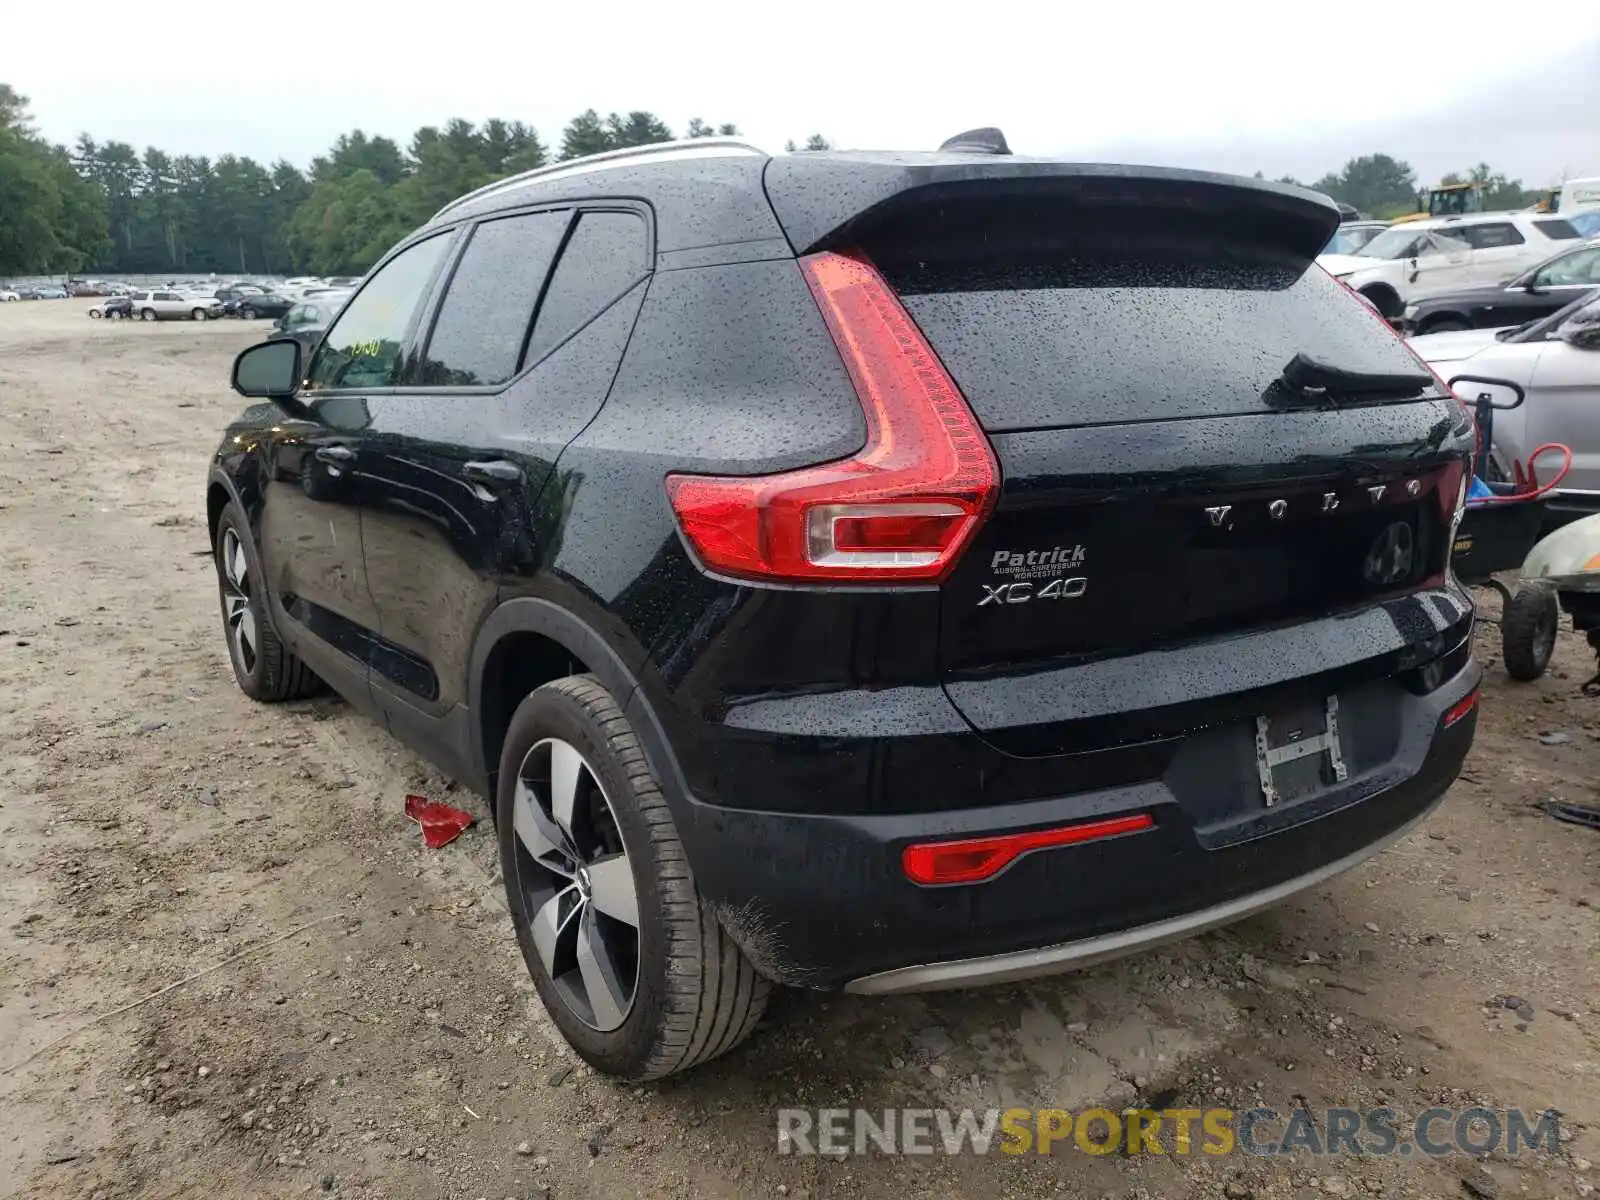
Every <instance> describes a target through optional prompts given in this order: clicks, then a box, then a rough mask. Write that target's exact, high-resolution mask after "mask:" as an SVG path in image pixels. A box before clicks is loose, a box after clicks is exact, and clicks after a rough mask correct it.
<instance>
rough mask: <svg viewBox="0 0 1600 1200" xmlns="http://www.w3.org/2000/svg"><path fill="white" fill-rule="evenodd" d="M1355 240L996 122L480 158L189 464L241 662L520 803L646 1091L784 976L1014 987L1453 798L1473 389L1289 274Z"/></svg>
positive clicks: (1463, 749)
mask: <svg viewBox="0 0 1600 1200" xmlns="http://www.w3.org/2000/svg"><path fill="white" fill-rule="evenodd" d="M1130 214H1136V219H1130ZM1337 224H1338V212H1337V210H1336V209H1335V208H1334V206H1333V205H1332V204H1331V203H1330V202H1328V201H1326V200H1324V199H1322V198H1320V197H1317V196H1314V195H1312V194H1310V193H1308V192H1306V191H1304V190H1303V189H1300V188H1290V187H1286V186H1279V185H1275V184H1270V183H1266V182H1263V181H1260V180H1251V179H1242V178H1232V177H1226V176H1219V175H1212V174H1207V173H1202V172H1193V171H1179V170H1171V169H1166V168H1152V169H1144V168H1139V167H1103V166H1097V165H1092V164H1091V165H1084V164H1080V163H1066V162H1056V161H1050V160H1042V159H1034V158H1016V159H1013V158H1010V157H1008V153H1007V151H1006V150H1005V148H1004V140H1003V138H1001V137H1000V135H999V133H998V131H974V132H973V134H971V135H964V136H960V137H957V138H954V139H951V142H950V143H948V144H947V146H946V147H945V148H944V149H942V150H941V151H939V152H934V153H926V154H920V153H881V154H873V153H859V154H857V153H852V154H836V153H831V152H827V151H822V152H813V153H806V154H790V155H780V156H777V157H772V156H769V155H767V154H764V153H762V152H761V151H760V150H758V149H756V148H754V147H751V146H748V145H744V144H742V143H737V142H733V141H730V140H726V139H724V140H720V141H719V140H716V139H704V140H701V141H692V142H685V143H682V144H680V145H672V144H668V145H665V146H651V147H647V148H638V149H629V150H625V151H617V152H614V153H612V154H602V155H599V156H596V157H594V158H588V159H580V160H578V161H576V162H565V163H560V164H556V165H553V166H551V167H549V168H546V169H543V170H535V171H532V172H530V173H527V174H525V175H522V176H513V177H512V178H510V179H507V180H503V181H500V182H496V183H493V184H490V185H488V186H487V187H485V188H483V189H480V190H479V191H477V192H474V193H472V194H469V195H467V196H464V197H462V198H461V199H459V200H457V201H455V202H454V203H452V204H449V205H446V206H445V208H444V209H442V210H441V211H440V212H439V213H437V214H436V215H435V216H434V217H433V218H432V219H431V220H430V221H429V222H427V224H426V225H424V226H423V227H422V228H420V229H418V230H416V231H415V232H413V233H411V234H409V235H407V236H406V237H405V238H404V239H403V240H402V241H401V242H400V243H399V244H398V245H396V246H395V247H394V249H393V250H392V251H391V252H390V253H389V254H387V255H386V256H385V257H384V258H383V259H382V260H380V262H379V263H378V265H377V266H376V267H375V268H374V270H373V271H372V273H371V274H369V275H368V276H367V278H366V279H365V280H364V281H363V283H362V285H361V287H360V289H359V290H357V291H356V292H355V293H354V294H353V295H352V297H351V298H350V299H349V300H348V302H347V303H346V304H345V305H344V307H343V309H342V311H341V312H340V313H339V314H338V316H337V317H335V318H334V320H333V323H332V325H331V326H330V327H329V328H328V329H327V331H326V333H325V334H323V336H322V338H321V341H320V342H319V344H318V345H317V348H316V349H315V350H314V351H313V352H312V354H311V355H310V357H309V360H303V359H302V357H301V355H300V353H299V350H300V348H299V347H298V346H293V345H286V344H284V343H283V342H281V341H269V342H266V343H264V344H261V345H258V346H253V347H251V348H249V349H247V350H245V351H244V352H243V353H242V354H241V355H240V356H239V358H238V359H237V360H236V361H235V364H234V372H233V379H234V385H235V387H236V388H237V389H238V390H239V391H240V392H241V393H242V394H243V395H245V396H246V397H248V398H250V399H252V400H270V401H272V403H257V404H253V405H252V406H251V407H250V408H248V409H247V410H246V411H245V412H244V413H242V414H241V415H240V416H239V418H238V419H237V420H236V421H235V422H234V423H233V424H232V425H230V427H229V428H228V429H227V430H226V431H225V432H224V434H223V436H222V438H221V439H220V442H219V444H218V447H217V451H216V454H215V457H214V460H213V463H212V467H211V471H210V475H209V478H208V481H207V485H206V491H205V495H204V497H201V496H199V495H197V496H196V501H197V502H199V503H201V504H203V505H204V508H203V510H202V511H204V512H205V513H206V514H207V518H208V528H209V531H210V536H211V545H212V548H213V553H214V568H215V572H216V575H215V584H216V587H217V591H216V593H215V594H216V596H217V598H218V600H219V602H220V603H219V610H220V611H219V618H220V619H219V621H218V624H219V625H221V626H222V632H223V635H224V638H225V645H226V647H227V652H228V654H229V657H230V661H231V663H232V666H233V672H234V675H235V678H236V680H237V681H238V684H239V686H240V688H241V690H242V691H243V692H244V693H245V694H246V695H248V696H250V697H253V698H255V699H257V700H262V701H283V700H289V699H294V698H299V697H302V696H307V695H310V694H312V693H313V692H314V691H315V690H316V689H317V688H319V687H320V686H322V684H324V683H326V684H329V685H331V686H332V687H334V688H335V689H336V690H337V691H339V692H340V693H342V694H344V695H345V696H347V697H348V698H349V700H350V702H351V703H352V704H353V705H355V706H356V707H357V708H359V709H361V710H363V711H365V712H367V713H369V714H370V715H372V716H374V717H376V719H377V720H378V721H379V722H381V723H383V724H385V725H386V726H387V728H389V729H390V730H392V731H393V732H394V734H395V735H396V736H397V737H399V738H401V739H403V740H405V741H406V742H407V743H408V744H410V745H411V746H413V747H415V748H417V749H418V750H419V751H420V752H421V753H422V754H424V755H427V756H428V757H430V758H431V759H432V760H433V761H434V762H435V763H437V764H438V765H439V767H440V769H441V770H442V771H443V772H444V773H445V774H446V775H448V776H449V777H450V778H452V779H457V780H460V781H462V782H463V783H464V784H466V785H467V786H469V787H471V788H472V789H474V790H476V791H479V792H481V793H483V794H484V795H486V796H488V797H490V798H491V804H492V805H493V808H494V811H495V812H496V818H497V823H496V825H495V827H494V834H493V836H495V837H496V838H497V840H498V846H499V850H500V863H501V877H502V879H503V881H504V885H505V889H506V899H507V903H508V905H509V908H510V913H511V918H512V920H511V926H512V928H513V929H514V931H515V934H516V936H517V939H518V942H519V945H520V948H521V950H522V953H523V956H524V959H525V961H526V963H527V966H528V970H529V972H530V974H531V976H532V979H533V983H534V986H535V988H536V989H537V991H538V993H539V996H540V999H541V1000H542V1001H543V1002H544V1005H545V1007H546V1009H547V1010H548V1011H549V1013H550V1014H551V1017H552V1019H553V1023H554V1024H555V1026H556V1028H557V1029H559V1030H560V1032H561V1033H562V1034H563V1035H564V1036H565V1037H566V1039H567V1041H568V1042H569V1044H570V1045H571V1046H572V1047H573V1048H574V1050H575V1052H576V1053H577V1054H578V1055H580V1056H581V1057H582V1058H583V1059H584V1060H585V1061H587V1062H588V1063H589V1064H591V1065H592V1066H594V1067H595V1068H596V1069H597V1070H600V1071H604V1072H607V1073H610V1074H614V1075H620V1076H623V1077H626V1078H629V1079H635V1080H638V1079H653V1078H660V1077H661V1076H664V1075H668V1074H670V1073H672V1072H675V1071H680V1070H684V1069H686V1068H689V1067H692V1066H694V1065H696V1064H697V1063H699V1062H703V1061H705V1060H707V1059H710V1058H713V1057H715V1056H716V1055H718V1054H720V1053H722V1052H723V1051H725V1050H727V1049H729V1048H730V1047H732V1046H734V1045H735V1044H737V1043H738V1042H739V1041H740V1040H741V1039H742V1038H743V1037H745V1036H746V1035H747V1034H748V1033H749V1032H750V1031H751V1030H752V1029H754V1028H755V1026H756V1023H757V1021H758V1020H759V1018H760V1016H761V1012H762V1009H763V1007H764V1005H765V1003H766V1000H767V996H768V994H769V991H770V989H771V986H772V985H773V984H774V983H777V984H784V985H790V986H801V987H806V988H814V989H830V988H831V989H842V990H847V991H850V992H854V993H867V994H886V993H900V992H912V991H922V990H930V989H939V988H952V987H970V986H976V985H978V984H984V983H1009V982H1012V981H1015V980H1019V979H1024V978H1028V977H1031V976H1036V975H1043V974H1049V973H1051V972H1056V971H1064V970H1070V969H1073V968H1076V967H1079V966H1083V965H1087V964H1089V963H1094V962H1098V961H1101V960H1103V959H1105V958H1109V957H1112V956H1115V955H1119V954H1123V955H1125V954H1130V953H1134V952H1136V951H1139V950H1142V949H1144V948H1146V947H1150V946H1155V945H1160V944H1162V943H1163V942H1166V941H1170V940H1172V939H1174V938H1178V937H1183V936H1188V935H1191V934H1195V933H1198V932H1200V931H1202V930H1205V929H1210V928H1214V927H1216V926H1219V925H1223V924H1227V923H1230V922H1234V921H1238V920H1240V919H1242V918H1244V917H1246V916H1248V915H1250V914H1252V913H1255V912H1258V911H1260V910H1262V909H1264V908H1267V907H1269V906H1271V905H1275V904H1279V903H1282V902H1284V901H1285V900H1287V899H1288V898H1289V897H1290V896H1292V895H1296V894H1303V893H1305V892H1306V890H1307V889H1311V888H1318V887H1320V886H1321V885H1322V884H1324V883H1325V882H1326V881H1327V880H1328V879H1330V878H1332V877H1333V876H1335V875H1337V874H1339V873H1340V872H1343V871H1347V870H1350V869H1352V868H1354V867H1355V866H1357V865H1358V864H1359V863H1361V862H1363V861H1365V860H1367V859H1369V858H1370V857H1371V856H1372V855H1374V854H1376V853H1378V851H1379V850H1381V849H1382V848H1383V847H1384V846H1387V845H1389V844H1391V843H1393V842H1395V841H1396V840H1398V839H1400V838H1402V837H1405V836H1406V835H1408V834H1409V832H1410V831H1411V830H1412V828H1414V827H1415V825H1416V824H1417V822H1419V821H1421V820H1423V819H1424V818H1425V817H1426V816H1427V815H1428V813H1429V812H1431V811H1432V810H1433V808H1434V807H1435V806H1436V805H1437V804H1438V803H1439V801H1440V799H1441V797H1442V796H1443V795H1444V793H1445V791H1446V789H1448V788H1449V787H1450V785H1451V784H1452V782H1453V781H1454V780H1455V778H1456V776H1457V775H1458V773H1459V771H1460V769H1461V765H1462V761H1463V759H1464V757H1465V756H1466V754H1467V752H1468V750H1469V749H1470V747H1471V743H1472V738H1473V731H1474V728H1475V723H1476V708H1477V702H1478V688H1479V685H1480V683H1481V681H1482V678H1483V672H1482V669H1481V668H1480V667H1479V666H1478V665H1477V664H1476V663H1474V662H1473V661H1472V623H1473V608H1472V600H1471V597H1470V596H1469V595H1467V594H1466V592H1465V590H1464V589H1463V588H1462V587H1461V586H1460V584H1459V583H1458V582H1457V581H1456V580H1455V579H1454V578H1453V577H1452V575H1451V573H1450V571H1449V553H1450V545H1451V539H1450V534H1451V531H1452V527H1453V524H1454V522H1455V520H1456V519H1457V517H1458V515H1459V513H1460V512H1461V508H1462V505H1463V502H1464V497H1465V490H1466V477H1465V476H1466V469H1467V463H1468V458H1469V455H1470V452H1471V449H1472V445H1473V440H1472V426H1471V422H1470V421H1469V420H1468V419H1467V416H1466V414H1465V413H1464V412H1463V411H1462V409H1461V406H1460V405H1459V404H1458V403H1456V401H1455V400H1454V399H1453V398H1452V397H1451V396H1450V395H1449V394H1448V393H1447V392H1446V391H1445V390H1444V389H1443V388H1442V387H1441V386H1440V385H1439V382H1438V380H1436V379H1435V378H1434V377H1433V376H1432V375H1431V374H1430V373H1429V372H1428V370H1427V368H1426V367H1425V365H1424V364H1423V363H1422V362H1421V361H1419V360H1418V359H1417V357H1416V356H1415V355H1414V354H1412V353H1410V352H1409V351H1408V349H1407V348H1406V346H1405V344H1404V343H1403V342H1402V341H1401V340H1400V339H1399V338H1398V337H1396V336H1395V335H1394V334H1393V332H1392V331H1391V330H1390V329H1388V328H1386V327H1385V326H1384V325H1382V324H1381V323H1380V322H1378V321H1375V320H1373V319H1372V314H1371V312H1370V311H1368V310H1367V309H1366V308H1365V307H1364V306H1363V304H1362V303H1361V302H1360V301H1358V300H1356V299H1355V298H1354V297H1352V296H1351V295H1350V294H1349V292H1348V291H1346V290H1345V289H1343V288H1341V287H1339V286H1338V285H1337V284H1336V283H1335V282H1334V281H1333V280H1332V279H1330V278H1329V277H1328V275H1327V274H1326V273H1325V272H1323V271H1321V270H1319V269H1317V268H1316V267H1315V266H1314V265H1313V263H1314V259H1315V258H1316V256H1317V254H1318V252H1319V251H1320V250H1321V249H1322V247H1323V246H1324V245H1326V244H1327V241H1328V239H1329V237H1330V236H1332V234H1333V231H1334V229H1335V227H1336V226H1337ZM752 239H755V244H754V245H753V244H752ZM1219 243H1220V244H1222V245H1225V247H1226V252H1225V253H1219V252H1218V251H1219ZM316 303H320V301H317V302H316ZM1135 314H1136V315H1135ZM286 418H287V419H286ZM1307 907H1308V908H1310V909H1313V910H1315V909H1316V908H1318V907H1319V905H1318V904H1316V903H1312V904H1310V905H1308V906H1307ZM1286 919H1288V920H1294V918H1286ZM1325 923H1326V922H1325V921H1321V922H1319V919H1318V918H1317V917H1316V916H1311V917H1308V918H1307V920H1306V922H1305V923H1304V925H1303V928H1304V929H1305V930H1306V931H1307V933H1313V932H1316V931H1317V930H1318V929H1320V927H1321V925H1324V924H1325ZM884 1015H885V1016H888V1015H890V1010H885V1013H884Z"/></svg>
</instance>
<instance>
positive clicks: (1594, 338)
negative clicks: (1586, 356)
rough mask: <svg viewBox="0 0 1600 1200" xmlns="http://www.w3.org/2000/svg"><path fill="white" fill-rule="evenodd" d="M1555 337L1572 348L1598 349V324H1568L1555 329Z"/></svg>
mask: <svg viewBox="0 0 1600 1200" xmlns="http://www.w3.org/2000/svg"><path fill="white" fill-rule="evenodd" d="M1556 337H1557V338H1558V339H1559V340H1561V341H1563V342H1565V343H1567V345H1569V346H1571V347H1572V348H1573V349H1574V350H1600V324H1597V325H1568V326H1566V327H1564V328H1562V329H1558V330H1556Z"/></svg>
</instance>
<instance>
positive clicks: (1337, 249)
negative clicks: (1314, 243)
mask: <svg viewBox="0 0 1600 1200" xmlns="http://www.w3.org/2000/svg"><path fill="white" fill-rule="evenodd" d="M1384 232H1386V231H1385V230H1384V229H1383V228H1382V227H1381V226H1380V227H1378V228H1376V229H1374V228H1370V227H1369V228H1365V229H1363V228H1362V227H1360V226H1350V227H1341V228H1339V229H1337V230H1335V231H1334V234H1333V236H1332V237H1331V238H1329V239H1328V244H1327V245H1326V246H1324V247H1323V248H1322V252H1323V253H1324V254H1360V253H1362V249H1361V248H1362V247H1363V246H1365V245H1366V244H1367V243H1368V242H1370V241H1371V240H1372V239H1373V238H1375V237H1377V236H1378V235H1379V234H1380V233H1384Z"/></svg>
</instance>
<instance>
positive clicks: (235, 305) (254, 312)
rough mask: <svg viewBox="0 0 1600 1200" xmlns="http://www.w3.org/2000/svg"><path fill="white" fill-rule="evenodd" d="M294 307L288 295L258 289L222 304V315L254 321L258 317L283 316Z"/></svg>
mask: <svg viewBox="0 0 1600 1200" xmlns="http://www.w3.org/2000/svg"><path fill="white" fill-rule="evenodd" d="M293 307H294V301H293V300H291V299H289V298H288V297H287V296H278V295H274V294H273V293H271V292H259V291H258V292H250V293H247V294H244V295H237V296H235V297H234V298H233V299H230V300H228V301H226V302H225V303H224V304H223V306H222V315H223V316H225V317H240V318H242V319H244V320H246V321H254V320H255V319H256V318H257V317H281V316H283V315H284V314H285V313H287V312H288V311H289V310H290V309H291V308H293Z"/></svg>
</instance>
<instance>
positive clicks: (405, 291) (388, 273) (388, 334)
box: [306, 233, 450, 391]
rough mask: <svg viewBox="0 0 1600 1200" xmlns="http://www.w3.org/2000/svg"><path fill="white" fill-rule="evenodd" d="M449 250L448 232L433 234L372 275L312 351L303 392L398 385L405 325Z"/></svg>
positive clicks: (407, 328)
mask: <svg viewBox="0 0 1600 1200" xmlns="http://www.w3.org/2000/svg"><path fill="white" fill-rule="evenodd" d="M449 245H450V235H449V234H448V233H436V234H434V235H433V236H432V237H430V238H427V239H426V240H424V241H420V242H416V243H415V244H413V245H411V246H408V247H406V248H405V249H404V250H402V251H401V252H400V253H399V254H397V255H395V256H394V257H393V258H391V259H390V260H389V261H388V262H386V263H385V264H384V265H383V266H382V267H381V268H380V269H379V270H378V273H377V274H376V275H374V276H373V277H372V278H371V279H370V280H369V281H368V282H367V286H366V287H364V288H363V289H362V290H361V291H360V293H359V294H357V295H356V297H355V298H354V299H353V300H351V301H350V303H349V304H347V305H345V308H344V311H343V312H341V313H340V314H339V319H338V320H337V321H335V322H334V324H333V327H332V328H331V329H329V330H328V333H327V336H325V337H324V338H323V339H322V344H321V345H320V346H318V347H317V353H316V355H315V357H313V358H312V360H311V370H310V371H309V372H307V374H306V387H307V390H309V391H323V390H326V389H329V388H387V387H393V386H394V385H395V384H396V383H397V382H399V378H400V367H401V355H402V351H403V350H404V347H405V340H406V335H407V333H408V332H409V330H410V328H411V320H412V318H413V317H414V316H415V315H416V312H417V309H418V308H419V307H420V306H421V304H422V298H423V296H424V294H425V293H426V292H427V289H428V284H429V283H430V282H431V281H432V279H433V273H434V271H435V270H436V269H437V268H438V266H439V261H440V259H442V258H443V257H444V253H445V250H446V249H448V247H449Z"/></svg>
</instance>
